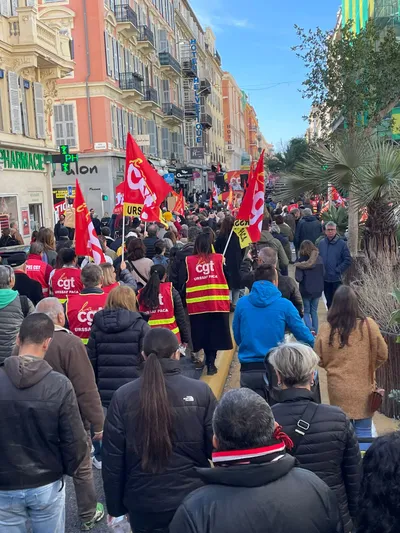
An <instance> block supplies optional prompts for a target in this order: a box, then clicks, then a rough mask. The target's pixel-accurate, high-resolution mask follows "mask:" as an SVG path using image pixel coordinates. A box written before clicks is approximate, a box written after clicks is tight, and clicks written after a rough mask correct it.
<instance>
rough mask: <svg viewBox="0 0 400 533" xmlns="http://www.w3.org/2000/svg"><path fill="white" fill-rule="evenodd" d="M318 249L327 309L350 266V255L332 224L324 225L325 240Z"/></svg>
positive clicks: (334, 225)
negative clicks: (321, 261) (322, 268)
mask: <svg viewBox="0 0 400 533" xmlns="http://www.w3.org/2000/svg"><path fill="white" fill-rule="evenodd" d="M318 248H319V254H320V256H321V257H322V260H323V262H324V267H325V282H324V294H325V298H326V305H327V306H328V309H329V308H330V306H331V305H332V301H333V297H334V295H335V292H336V291H337V289H338V288H339V287H340V286H341V284H342V276H343V274H344V273H345V272H346V270H347V269H348V268H349V267H350V265H351V254H350V250H349V249H348V247H347V244H346V242H345V241H344V240H343V239H342V238H341V237H340V236H339V235H338V234H337V232H336V224H335V223H334V222H328V223H327V224H326V225H325V238H324V239H322V241H321V242H320V243H319V244H318Z"/></svg>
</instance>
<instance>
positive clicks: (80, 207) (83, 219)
mask: <svg viewBox="0 0 400 533" xmlns="http://www.w3.org/2000/svg"><path fill="white" fill-rule="evenodd" d="M75 187H76V193H75V200H74V208H75V252H76V255H86V256H89V257H91V258H92V259H93V261H94V262H95V263H96V265H100V263H105V262H106V258H105V257H104V253H103V250H102V248H101V245H100V242H99V238H98V237H97V233H96V231H95V229H94V226H93V222H92V219H91V217H90V213H89V210H88V208H87V205H86V202H85V199H84V197H83V194H82V191H81V187H80V185H79V182H78V180H76V186H75Z"/></svg>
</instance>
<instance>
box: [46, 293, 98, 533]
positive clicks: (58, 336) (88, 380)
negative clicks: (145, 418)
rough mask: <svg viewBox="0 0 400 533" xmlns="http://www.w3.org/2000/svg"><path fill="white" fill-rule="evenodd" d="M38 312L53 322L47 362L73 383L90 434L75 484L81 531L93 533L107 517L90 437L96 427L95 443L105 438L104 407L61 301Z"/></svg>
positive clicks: (48, 303)
mask: <svg viewBox="0 0 400 533" xmlns="http://www.w3.org/2000/svg"><path fill="white" fill-rule="evenodd" d="M36 312H37V313H44V314H45V315H47V316H48V317H49V318H50V319H51V320H52V321H53V324H54V336H53V339H52V341H51V343H50V346H49V348H48V350H47V352H46V356H45V361H47V363H49V365H50V366H51V367H52V369H53V370H55V371H56V372H59V373H60V374H63V375H64V376H67V378H68V379H69V380H70V381H71V383H72V386H73V387H74V391H75V394H76V399H77V400H78V406H79V411H80V413H81V416H82V422H83V425H84V427H85V430H86V432H87V447H86V454H85V458H84V460H83V461H82V463H81V464H80V466H79V468H78V469H77V470H76V472H74V475H73V481H74V486H75V495H76V503H77V507H78V515H79V519H80V522H81V531H90V530H91V529H93V527H94V526H95V525H96V523H97V522H99V521H100V520H101V519H102V518H103V516H104V507H103V505H102V504H101V503H98V502H97V495H96V489H95V486H94V480H93V472H92V457H91V449H92V441H91V438H90V427H92V428H93V432H94V437H93V441H94V442H96V441H97V442H99V441H101V439H102V438H103V425H104V414H103V408H102V405H101V401H100V396H99V392H98V390H97V386H96V381H95V378H94V373H93V368H92V365H91V364H90V361H89V358H88V355H87V352H86V348H85V346H84V344H83V343H82V341H81V339H79V338H78V337H76V336H75V335H74V334H73V333H71V332H70V331H69V330H68V329H66V328H65V313H64V308H63V306H62V304H61V303H60V301H59V300H58V299H57V298H45V299H44V300H42V301H41V302H39V304H38V305H37V306H36Z"/></svg>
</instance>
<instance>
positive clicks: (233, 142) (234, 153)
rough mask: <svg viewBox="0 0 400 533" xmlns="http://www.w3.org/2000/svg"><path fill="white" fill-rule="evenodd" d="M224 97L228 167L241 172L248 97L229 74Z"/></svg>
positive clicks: (224, 80)
mask: <svg viewBox="0 0 400 533" xmlns="http://www.w3.org/2000/svg"><path fill="white" fill-rule="evenodd" d="M222 95H223V96H222V98H223V110H224V138H225V154H226V159H227V167H228V169H229V170H239V169H241V168H242V166H243V165H242V159H243V158H245V156H246V131H245V113H244V110H245V107H246V95H245V94H244V93H243V92H242V90H241V89H240V87H239V85H238V84H237V83H236V80H235V78H234V77H233V76H232V74H230V73H229V72H224V74H223V79H222Z"/></svg>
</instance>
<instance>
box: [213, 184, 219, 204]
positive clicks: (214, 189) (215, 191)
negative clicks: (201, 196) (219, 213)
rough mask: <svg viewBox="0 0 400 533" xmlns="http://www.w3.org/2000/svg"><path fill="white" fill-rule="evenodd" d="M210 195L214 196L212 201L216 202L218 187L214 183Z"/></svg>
mask: <svg viewBox="0 0 400 533" xmlns="http://www.w3.org/2000/svg"><path fill="white" fill-rule="evenodd" d="M212 195H213V198H214V202H215V203H216V204H217V203H218V187H217V186H216V185H215V184H214V185H213V192H212Z"/></svg>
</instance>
